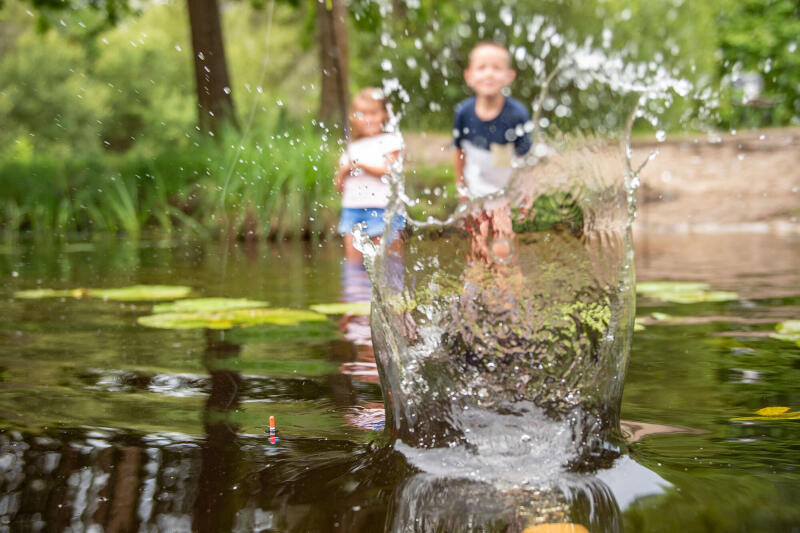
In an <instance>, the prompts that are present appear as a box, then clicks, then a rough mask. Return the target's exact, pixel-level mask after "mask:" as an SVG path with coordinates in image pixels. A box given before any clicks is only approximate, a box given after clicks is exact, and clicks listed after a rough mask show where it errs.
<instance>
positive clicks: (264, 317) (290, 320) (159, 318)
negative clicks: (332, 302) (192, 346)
mask: <svg viewBox="0 0 800 533" xmlns="http://www.w3.org/2000/svg"><path fill="white" fill-rule="evenodd" d="M327 320H328V319H327V318H326V317H325V315H321V314H319V313H315V312H313V311H304V310H299V309H231V310H228V311H220V312H206V313H159V314H155V315H148V316H142V317H139V319H138V322H139V324H141V325H142V326H147V327H149V328H161V329H199V328H208V329H231V328H234V327H250V326H257V325H259V324H272V325H275V326H298V325H300V324H303V323H306V322H327Z"/></svg>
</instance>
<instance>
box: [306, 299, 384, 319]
mask: <svg viewBox="0 0 800 533" xmlns="http://www.w3.org/2000/svg"><path fill="white" fill-rule="evenodd" d="M370 305H371V304H370V302H340V303H333V304H317V305H312V306H311V309H312V310H314V311H316V312H317V313H322V314H323V315H353V316H369V312H370Z"/></svg>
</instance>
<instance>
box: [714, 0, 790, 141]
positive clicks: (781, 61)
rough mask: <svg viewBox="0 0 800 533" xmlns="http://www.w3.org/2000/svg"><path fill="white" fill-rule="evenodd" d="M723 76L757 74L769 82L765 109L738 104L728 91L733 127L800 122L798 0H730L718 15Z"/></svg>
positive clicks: (726, 115)
mask: <svg viewBox="0 0 800 533" xmlns="http://www.w3.org/2000/svg"><path fill="white" fill-rule="evenodd" d="M717 24H718V26H719V30H718V31H719V34H720V52H721V54H722V61H721V62H720V64H719V66H718V68H719V74H720V76H730V75H732V74H738V73H747V72H753V73H758V74H760V75H761V76H762V77H763V80H764V91H763V93H762V94H761V95H760V97H759V99H760V100H761V105H762V107H760V108H759V107H758V106H749V107H747V106H736V105H734V102H733V96H735V95H733V94H728V99H727V100H726V101H725V102H724V104H725V105H724V107H723V109H722V121H723V124H725V125H727V126H729V127H758V126H780V125H786V124H794V125H797V124H800V53H799V52H798V45H800V42H798V41H799V40H800V38H798V36H800V5H798V3H797V2H796V1H793V0H744V1H741V2H733V1H731V2H726V3H724V7H723V8H722V9H721V10H720V11H719V13H718V14H717Z"/></svg>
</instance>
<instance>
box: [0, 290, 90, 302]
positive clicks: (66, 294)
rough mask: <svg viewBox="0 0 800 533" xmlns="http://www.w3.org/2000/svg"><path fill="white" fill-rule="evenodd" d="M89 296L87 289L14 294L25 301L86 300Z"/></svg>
mask: <svg viewBox="0 0 800 533" xmlns="http://www.w3.org/2000/svg"><path fill="white" fill-rule="evenodd" d="M87 296H89V294H88V291H87V290H86V289H66V290H59V289H31V290H27V291H17V292H15V293H14V298H20V299H23V300H39V299H42V298H85V297H87Z"/></svg>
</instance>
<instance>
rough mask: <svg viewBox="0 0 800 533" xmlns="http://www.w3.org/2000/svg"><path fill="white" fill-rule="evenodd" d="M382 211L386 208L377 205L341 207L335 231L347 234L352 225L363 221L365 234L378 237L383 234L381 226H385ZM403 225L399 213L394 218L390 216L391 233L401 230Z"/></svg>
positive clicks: (350, 231)
mask: <svg viewBox="0 0 800 533" xmlns="http://www.w3.org/2000/svg"><path fill="white" fill-rule="evenodd" d="M384 211H386V210H385V209H381V208H378V207H365V208H357V207H343V208H342V216H341V217H340V218H339V227H338V228H337V231H338V232H339V234H340V235H349V234H350V233H352V232H353V226H355V225H356V224H361V223H364V224H366V225H367V228H366V232H367V235H369V236H370V237H379V236H381V235H382V234H383V228H384V226H385V223H384V222H383V213H384ZM405 225H406V221H405V218H403V217H402V216H400V215H395V216H394V218H392V229H393V230H394V231H393V232H392V233H393V234H396V233H397V232H398V231H401V230H402V229H403V228H404V227H405Z"/></svg>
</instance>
